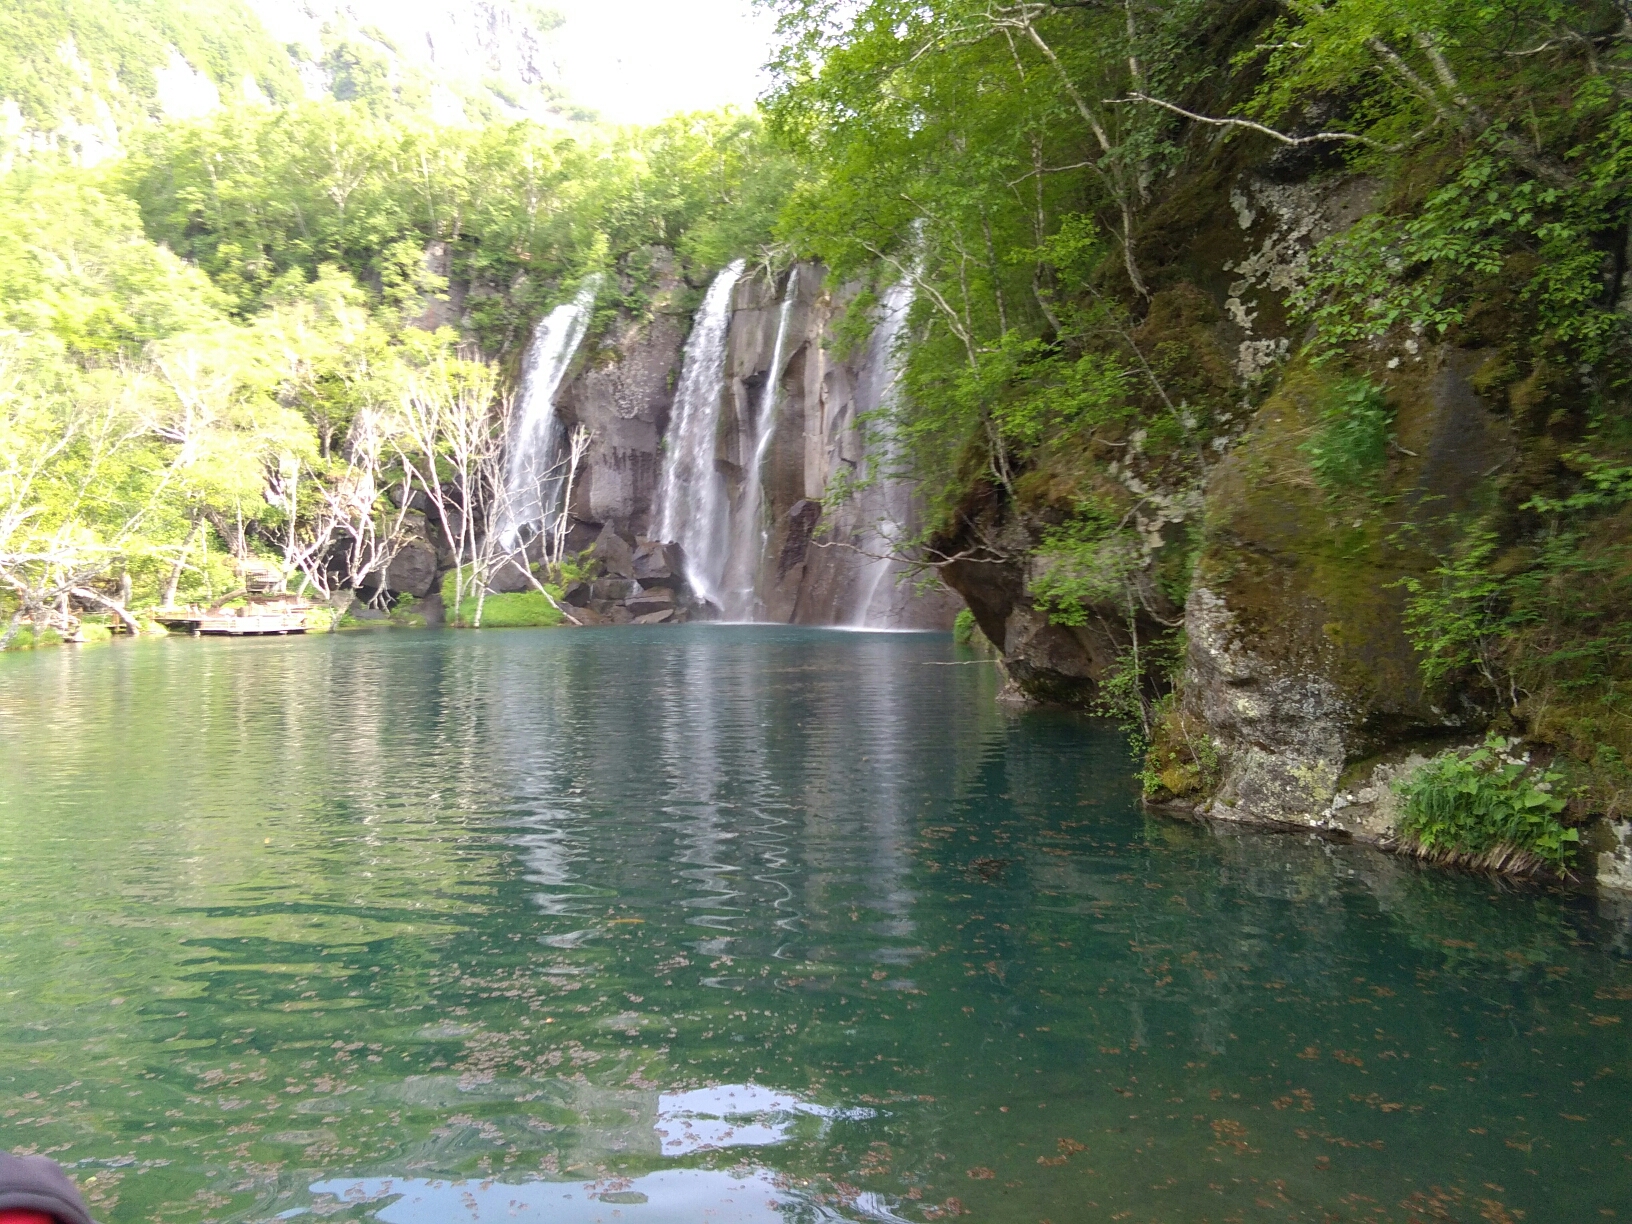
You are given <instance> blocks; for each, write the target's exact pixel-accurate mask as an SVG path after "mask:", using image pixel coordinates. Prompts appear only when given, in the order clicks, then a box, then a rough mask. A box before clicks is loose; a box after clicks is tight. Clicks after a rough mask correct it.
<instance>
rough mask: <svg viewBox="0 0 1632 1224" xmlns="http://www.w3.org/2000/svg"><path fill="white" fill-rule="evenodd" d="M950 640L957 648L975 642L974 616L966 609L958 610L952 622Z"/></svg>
mask: <svg viewBox="0 0 1632 1224" xmlns="http://www.w3.org/2000/svg"><path fill="white" fill-rule="evenodd" d="M952 640H953V641H954V642H956V643H957V644H958V645H959V646H967V645H969V644H970V643H971V642H973V641H974V640H975V614H974V613H973V612H971V611H969V609H968V608H959V609H958V615H957V616H956V617H955V618H954V619H953V621H952Z"/></svg>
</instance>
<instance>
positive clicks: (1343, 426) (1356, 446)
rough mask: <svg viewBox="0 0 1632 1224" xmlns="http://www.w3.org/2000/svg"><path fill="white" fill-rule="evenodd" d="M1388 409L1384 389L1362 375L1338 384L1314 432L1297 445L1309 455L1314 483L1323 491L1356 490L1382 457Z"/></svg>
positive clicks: (1385, 451)
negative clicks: (1335, 392) (1336, 390)
mask: <svg viewBox="0 0 1632 1224" xmlns="http://www.w3.org/2000/svg"><path fill="white" fill-rule="evenodd" d="M1393 424H1394V410H1393V409H1392V408H1390V407H1389V404H1388V396H1387V392H1386V391H1384V389H1383V388H1382V387H1379V386H1378V385H1377V384H1376V383H1374V382H1372V381H1371V380H1369V379H1366V378H1355V379H1350V380H1348V381H1346V382H1345V383H1343V384H1342V385H1341V387H1340V388H1339V390H1338V393H1337V395H1335V396H1334V397H1333V398H1332V399H1331V400H1330V401H1329V402H1328V403H1327V404H1326V406H1325V407H1323V408H1322V409H1321V412H1320V419H1319V421H1318V423H1317V424H1316V426H1315V432H1314V436H1312V437H1311V438H1310V439H1309V440H1308V441H1307V442H1305V443H1304V444H1303V445H1302V446H1301V447H1299V449H1300V450H1302V451H1303V453H1304V454H1305V455H1307V456H1308V457H1309V466H1310V467H1311V468H1312V469H1313V470H1314V474H1315V483H1317V484H1318V485H1320V487H1321V488H1322V489H1324V490H1325V491H1326V492H1327V493H1328V494H1336V493H1341V492H1344V491H1346V490H1353V489H1362V488H1365V487H1367V486H1369V485H1370V484H1371V482H1372V481H1373V479H1374V478H1375V476H1376V474H1377V472H1378V471H1379V470H1380V469H1381V468H1382V466H1383V464H1385V463H1386V462H1387V461H1388V443H1389V438H1390V435H1389V431H1390V429H1391V428H1392V427H1393Z"/></svg>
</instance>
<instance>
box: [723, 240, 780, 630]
mask: <svg viewBox="0 0 1632 1224" xmlns="http://www.w3.org/2000/svg"><path fill="white" fill-rule="evenodd" d="M798 293H799V267H798V265H797V264H796V265H794V268H793V271H792V272H790V273H788V284H787V287H786V288H785V289H784V290H783V292H782V308H781V310H779V311H778V312H777V319H776V342H775V343H774V344H773V345H772V346H771V368H770V370H769V371H768V372H767V373H766V376H765V389H764V391H763V392H762V393H761V394H760V397H759V411H758V412H757V413H756V414H755V416H754V420H753V423H752V426H753V432H752V434H751V436H750V439H749V440H750V441H752V443H753V446H752V457H751V458H750V459H749V461H748V464H747V466H746V470H745V471H744V472H743V488H742V495H741V499H740V504H739V505H738V507H737V513H736V514H735V515H734V516H732V524H731V531H730V540H731V553H730V556H729V558H728V559H727V562H726V569H725V578H726V582H725V589H724V591H722V592H721V594H722V595H723V602H722V605H721V607H722V609H723V611H724V613H725V619H726V620H734V621H746V620H757V619H758V618H759V611H760V609H759V591H758V586H759V576H760V575H759V571H760V564H761V562H762V561H763V559H764V556H765V549H766V545H767V543H768V541H769V539H770V534H771V525H770V522H769V520H768V519H767V517H766V504H765V461H766V459H768V458H769V457H770V453H771V443H772V441H774V440H775V438H776V422H777V414H778V411H779V410H780V409H781V406H782V362H783V359H784V358H785V356H786V354H787V346H788V321H789V320H790V319H791V318H792V317H793V306H794V302H795V301H796V300H797V297H798ZM745 449H747V448H745Z"/></svg>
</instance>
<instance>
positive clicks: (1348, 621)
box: [937, 155, 1626, 874]
mask: <svg viewBox="0 0 1632 1224" xmlns="http://www.w3.org/2000/svg"><path fill="white" fill-rule="evenodd" d="M1309 170H1310V168H1309V167H1306V166H1303V165H1300V164H1299V163H1297V162H1296V161H1294V160H1289V159H1280V160H1279V161H1278V160H1277V158H1276V157H1275V156H1270V157H1268V158H1258V159H1257V160H1253V159H1251V158H1247V157H1245V156H1242V155H1235V156H1234V157H1233V158H1232V157H1231V156H1227V155H1221V156H1220V159H1219V161H1218V163H1217V164H1215V165H1213V166H1211V167H1209V168H1208V169H1207V171H1206V173H1203V174H1200V175H1197V176H1196V178H1195V180H1194V181H1192V182H1190V183H1187V184H1179V185H1177V186H1176V187H1175V189H1174V190H1173V192H1172V194H1171V196H1170V197H1169V198H1168V199H1167V200H1166V201H1165V202H1163V203H1161V204H1159V205H1157V206H1156V207H1154V208H1153V210H1152V213H1151V215H1150V217H1149V221H1148V224H1147V228H1146V231H1145V234H1144V237H1143V238H1142V240H1141V243H1140V245H1139V257H1140V260H1141V263H1142V265H1143V267H1144V270H1145V272H1146V274H1147V276H1148V278H1149V280H1150V283H1151V287H1152V290H1153V297H1152V300H1151V301H1150V303H1149V306H1148V308H1147V310H1146V311H1145V314H1144V318H1143V321H1142V322H1141V323H1140V325H1139V327H1138V328H1137V330H1136V331H1135V332H1134V333H1133V339H1134V340H1135V341H1136V342H1137V343H1138V344H1139V345H1140V347H1141V348H1142V349H1143V350H1144V351H1145V352H1153V351H1157V350H1158V349H1159V348H1160V347H1161V346H1163V345H1167V344H1177V345H1179V346H1180V347H1181V348H1182V351H1183V353H1184V357H1185V364H1184V368H1183V369H1182V371H1180V372H1179V373H1178V374H1175V375H1174V377H1181V376H1182V377H1186V378H1188V379H1189V382H1188V391H1189V392H1191V393H1194V395H1195V398H1194V399H1192V400H1191V402H1192V403H1196V402H1200V401H1203V400H1207V401H1210V402H1211V403H1212V404H1213V405H1214V409H1213V411H1212V413H1211V416H1210V417H1209V418H1206V419H1209V420H1210V421H1211V424H1210V425H1209V426H1208V427H1207V429H1206V432H1205V433H1204V434H1200V435H1198V436H1197V437H1195V438H1194V439H1193V440H1192V443H1193V449H1194V452H1195V458H1194V460H1192V461H1186V462H1184V463H1173V462H1171V461H1170V462H1169V463H1168V464H1167V466H1166V467H1165V468H1161V469H1157V468H1155V467H1153V466H1152V465H1151V464H1149V463H1148V462H1146V459H1145V456H1144V454H1143V452H1142V447H1143V438H1142V437H1141V435H1140V434H1138V433H1134V434H1130V435H1127V436H1119V435H1115V434H1107V435H1105V436H1106V437H1107V441H1106V442H1105V446H1106V447H1107V448H1109V449H1106V450H1104V451H1103V452H1102V453H1096V454H1093V455H1089V456H1081V457H1080V461H1081V462H1082V464H1083V465H1084V467H1085V468H1087V467H1088V465H1091V471H1092V475H1091V476H1089V477H1087V478H1085V477H1083V476H1082V474H1081V470H1078V471H1075V472H1071V473H1069V476H1070V479H1071V480H1072V481H1074V482H1075V484H1074V485H1073V487H1074V488H1077V489H1081V488H1084V487H1087V488H1091V489H1092V490H1094V491H1095V493H1096V494H1097V495H1099V496H1101V497H1102V498H1103V499H1104V500H1105V501H1107V502H1109V503H1112V504H1114V505H1115V506H1116V507H1117V509H1118V511H1119V512H1125V514H1126V519H1125V521H1126V522H1127V523H1128V524H1130V525H1131V526H1132V527H1133V528H1134V532H1133V533H1132V534H1133V535H1134V536H1135V537H1136V538H1137V540H1138V541H1139V545H1138V553H1139V555H1138V557H1137V559H1136V560H1137V566H1136V574H1135V578H1134V586H1135V587H1136V589H1137V591H1138V593H1139V598H1138V600H1137V605H1136V607H1135V609H1134V614H1133V616H1132V617H1131V619H1130V617H1129V616H1128V615H1127V613H1126V610H1125V609H1118V608H1116V607H1114V606H1108V605H1107V606H1095V605H1091V604H1090V606H1088V607H1087V608H1086V613H1087V615H1086V616H1085V617H1084V618H1082V619H1083V622H1084V623H1082V624H1080V625H1068V624H1061V623H1058V621H1059V619H1060V618H1058V617H1055V616H1051V615H1050V612H1049V610H1048V608H1047V606H1046V604H1045V601H1043V600H1042V599H1040V598H1039V596H1038V582H1039V579H1040V577H1041V576H1042V574H1043V573H1044V571H1045V569H1046V567H1045V566H1044V565H1043V564H1042V558H1043V557H1044V556H1046V552H1047V550H1046V548H1041V549H1040V545H1041V544H1042V540H1041V539H1040V536H1041V534H1042V532H1043V531H1044V530H1045V529H1046V528H1047V526H1048V524H1049V522H1050V521H1051V520H1050V514H1051V513H1053V511H1052V510H1051V507H1050V505H1049V501H1048V493H1047V489H1046V488H1044V489H1043V491H1042V492H1041V493H1039V492H1038V488H1039V486H1046V484H1047V482H1048V481H1049V480H1052V479H1055V476H1054V474H1052V473H1049V472H1046V471H1045V472H1039V473H1028V474H1026V475H1025V476H1023V477H1021V478H1018V479H1016V480H1015V481H1014V482H1013V487H1012V488H1008V489H1005V488H1000V487H999V486H998V483H997V481H996V479H995V478H993V479H989V480H987V481H986V482H985V483H984V484H981V485H978V486H976V487H974V488H973V489H972V490H971V492H970V494H969V496H968V498H967V500H966V503H965V505H964V506H963V507H962V509H961V512H960V515H959V518H958V521H957V523H956V525H955V526H954V528H953V529H951V530H950V531H949V532H948V533H947V535H946V537H945V538H944V539H942V540H940V541H938V542H937V543H938V545H939V547H940V548H941V549H942V550H943V551H945V552H947V553H956V554H962V555H963V558H964V559H961V560H959V561H958V562H956V563H955V564H952V565H949V566H947V567H946V570H945V578H946V581H947V582H948V584H949V585H950V586H952V587H953V588H954V589H955V590H956V591H957V592H958V593H959V594H960V595H961V596H962V597H963V598H964V599H965V600H966V601H967V603H968V606H969V607H970V609H971V610H972V611H973V613H974V615H975V617H976V619H977V621H978V622H979V624H980V627H981V629H982V630H983V632H984V633H985V635H986V636H987V637H988V638H989V639H990V640H991V641H992V643H994V644H995V645H996V646H997V647H998V648H999V649H1000V650H1001V651H1002V653H1003V657H1004V665H1005V668H1006V670H1007V673H1008V677H1009V681H1010V684H1009V686H1008V688H1007V690H1006V692H1007V694H1008V695H1009V696H1010V697H1012V698H1014V699H1016V700H1021V701H1027V700H1029V701H1044V702H1063V703H1067V704H1073V705H1077V706H1088V707H1092V706H1093V705H1094V704H1095V702H1096V700H1097V699H1098V698H1099V695H1100V692H1101V687H1100V686H1101V682H1102V681H1103V680H1104V679H1105V677H1106V675H1107V673H1108V672H1109V671H1110V670H1111V669H1112V668H1113V667H1115V666H1117V661H1118V655H1119V653H1120V652H1125V651H1126V649H1127V647H1128V645H1129V643H1130V641H1131V640H1132V638H1133V633H1134V631H1135V630H1136V631H1137V634H1138V637H1139V639H1140V640H1142V641H1150V640H1155V639H1158V638H1160V637H1161V635H1163V633H1164V632H1167V633H1170V632H1171V629H1172V627H1173V626H1176V625H1182V629H1183V637H1182V641H1183V643H1184V648H1185V651H1184V655H1183V658H1182V663H1181V666H1180V667H1179V669H1178V678H1177V684H1178V698H1179V702H1178V705H1177V707H1176V709H1175V710H1174V711H1173V713H1172V715H1171V716H1170V717H1171V718H1172V720H1173V726H1174V727H1176V728H1178V732H1179V735H1180V736H1181V737H1186V738H1189V739H1191V740H1192V741H1199V742H1202V743H1203V744H1204V746H1205V747H1204V750H1203V751H1202V752H1201V753H1200V754H1199V755H1198V759H1197V760H1196V761H1195V762H1194V768H1193V771H1192V773H1191V774H1190V776H1189V777H1188V778H1184V779H1179V778H1175V782H1174V785H1173V786H1172V787H1171V788H1169V789H1170V794H1172V793H1176V794H1177V795H1178V797H1179V798H1180V800H1181V801H1182V802H1183V803H1184V804H1186V805H1188V806H1192V807H1195V808H1196V809H1197V810H1198V811H1201V812H1204V813H1205V814H1207V815H1209V816H1212V817H1217V818H1223V819H1230V820H1237V821H1247V822H1268V823H1276V824H1290V825H1302V826H1307V827H1311V828H1320V829H1326V830H1334V831H1340V832H1344V833H1348V834H1351V835H1354V836H1358V837H1362V838H1366V839H1371V840H1386V839H1387V838H1388V837H1389V835H1390V834H1391V832H1392V829H1393V824H1394V819H1395V817H1396V816H1397V814H1398V813H1397V812H1396V811H1395V810H1394V805H1395V799H1394V796H1393V794H1392V792H1391V791H1390V790H1389V784H1390V782H1391V781H1392V780H1394V779H1395V778H1397V777H1398V776H1399V775H1400V773H1401V771H1402V769H1403V768H1404V764H1405V763H1406V762H1408V761H1411V760H1415V761H1417V762H1418V763H1420V761H1421V759H1422V756H1421V755H1414V754H1426V755H1432V754H1433V753H1434V752H1435V751H1437V750H1439V749H1440V748H1443V747H1445V746H1448V745H1451V744H1456V743H1467V742H1469V741H1470V740H1471V739H1475V738H1477V736H1478V735H1479V734H1481V733H1482V729H1483V728H1484V727H1485V726H1487V725H1488V724H1489V723H1490V720H1491V717H1492V715H1493V714H1495V713H1499V711H1495V710H1493V709H1491V708H1482V707H1481V705H1480V701H1479V700H1478V699H1477V698H1476V697H1474V696H1470V695H1466V694H1464V695H1461V696H1456V697H1437V698H1436V697H1432V696H1431V695H1429V694H1426V693H1425V692H1424V689H1423V685H1422V680H1421V674H1420V667H1419V662H1420V660H1419V656H1418V654H1417V652H1416V650H1415V649H1414V648H1413V645H1412V643H1411V641H1410V640H1409V638H1408V636H1407V633H1406V626H1405V619H1406V618H1405V612H1406V600H1407V589H1406V585H1405V584H1406V583H1407V582H1408V581H1410V580H1419V581H1421V580H1424V579H1428V578H1429V577H1430V575H1431V574H1432V573H1433V571H1434V569H1435V567H1436V566H1437V565H1438V564H1440V563H1441V562H1440V558H1443V557H1444V556H1445V555H1446V554H1447V553H1448V551H1449V550H1450V548H1451V546H1452V544H1453V543H1454V542H1455V540H1456V539H1457V533H1458V532H1459V531H1460V530H1461V527H1462V525H1464V524H1465V523H1466V522H1468V521H1469V520H1470V519H1471V518H1472V517H1474V516H1475V515H1477V514H1479V513H1482V512H1485V511H1487V510H1489V509H1490V508H1491V507H1492V506H1493V505H1495V504H1497V502H1498V499H1499V498H1500V496H1501V487H1502V486H1501V482H1502V481H1503V479H1504V478H1505V474H1507V473H1510V472H1513V471H1515V470H1517V469H1519V468H1520V467H1522V465H1523V464H1524V463H1525V462H1526V460H1525V453H1526V452H1525V450H1524V446H1525V443H1524V441H1523V439H1522V438H1520V437H1518V436H1517V434H1516V426H1515V421H1516V420H1518V419H1519V413H1518V411H1517V410H1516V409H1514V408H1513V407H1512V406H1511V404H1510V401H1513V400H1514V394H1513V393H1510V394H1506V395H1504V394H1502V392H1501V383H1500V379H1499V378H1497V377H1496V376H1495V375H1494V374H1493V371H1495V370H1497V369H1498V367H1501V366H1502V365H1503V358H1502V355H1501V353H1500V352H1499V351H1498V346H1499V344H1500V343H1501V337H1500V335H1495V336H1494V337H1492V333H1491V331H1490V330H1489V329H1487V330H1486V331H1485V332H1484V333H1483V335H1482V336H1481V334H1480V333H1479V332H1478V331H1477V329H1473V328H1470V329H1468V331H1467V333H1466V334H1463V335H1459V336H1458V337H1457V338H1456V339H1457V341H1458V342H1457V343H1454V344H1453V343H1438V344H1430V343H1428V342H1427V340H1425V339H1423V338H1420V337H1409V336H1407V337H1403V338H1400V337H1396V338H1395V339H1394V340H1393V341H1391V347H1387V348H1383V347H1379V348H1378V349H1377V350H1376V351H1375V352H1374V353H1373V354H1371V359H1372V361H1371V372H1370V375H1369V377H1370V378H1371V379H1372V380H1373V382H1375V383H1376V384H1377V385H1379V386H1381V387H1382V388H1383V389H1384V390H1385V392H1386V399H1387V404H1388V409H1389V412H1390V414H1391V425H1390V429H1389V442H1388V453H1387V457H1386V461H1385V462H1383V464H1382V466H1381V467H1380V468H1379V469H1378V470H1377V471H1376V472H1375V473H1374V474H1373V475H1372V476H1371V477H1370V478H1369V483H1368V485H1367V486H1366V488H1365V490H1364V491H1363V492H1356V493H1354V494H1353V495H1348V494H1345V495H1341V496H1338V495H1334V494H1333V493H1332V491H1331V490H1330V489H1328V488H1323V487H1321V486H1319V485H1318V484H1317V483H1316V481H1315V480H1314V479H1313V477H1312V475H1311V467H1310V460H1309V455H1308V451H1307V447H1308V443H1309V440H1310V439H1311V437H1313V436H1314V435H1315V433H1316V431H1317V428H1318V427H1319V424H1320V421H1321V419H1322V418H1321V414H1322V411H1323V410H1324V409H1325V408H1326V407H1327V406H1329V405H1331V404H1332V403H1333V402H1334V401H1335V399H1336V398H1338V397H1340V396H1341V395H1342V394H1343V393H1344V387H1343V384H1342V383H1341V381H1340V376H1339V374H1338V373H1337V372H1336V367H1335V366H1333V367H1322V366H1319V365H1316V364H1313V363H1311V362H1310V361H1309V360H1308V358H1307V357H1306V356H1302V355H1299V354H1298V347H1299V343H1300V341H1301V339H1302V337H1301V336H1299V335H1295V334H1294V333H1293V332H1292V330H1291V325H1290V323H1289V321H1288V309H1287V298H1288V295H1289V293H1291V292H1292V291H1293V290H1295V289H1296V288H1297V287H1298V286H1299V285H1300V284H1302V283H1303V281H1304V279H1305V277H1306V276H1307V275H1308V266H1307V265H1308V259H1309V253H1310V251H1311V249H1312V248H1313V246H1314V245H1315V244H1316V243H1318V242H1319V241H1320V240H1322V239H1323V238H1324V237H1326V236H1327V235H1329V234H1332V233H1334V232H1337V231H1339V230H1341V229H1344V228H1346V227H1347V226H1349V225H1350V224H1352V223H1353V221H1354V220H1355V219H1356V218H1357V217H1359V216H1360V215H1361V214H1362V213H1364V212H1365V211H1366V210H1367V209H1368V208H1370V207H1371V206H1372V204H1373V202H1374V200H1375V197H1376V193H1377V186H1376V184H1375V183H1373V182H1371V181H1369V180H1367V179H1365V178H1363V177H1358V176H1349V177H1344V176H1342V175H1338V174H1333V173H1330V171H1329V170H1328V171H1327V172H1325V173H1323V174H1320V175H1318V176H1315V175H1311V174H1310V173H1309ZM1226 200H1227V201H1228V203H1229V207H1228V208H1222V207H1219V204H1220V203H1222V202H1223V201H1226ZM1350 377H1351V378H1352V373H1351V374H1350ZM1514 402H1516V401H1514ZM1199 415H1200V414H1198V417H1199ZM1028 481H1029V482H1030V484H1029V485H1028V483H1027V482H1028ZM1053 521H1057V519H1056V520H1053ZM1164 569H1165V570H1166V572H1167V573H1168V574H1170V575H1171V574H1179V575H1182V577H1183V581H1182V582H1180V583H1178V584H1176V585H1177V588H1178V589H1181V590H1182V591H1183V594H1182V595H1181V596H1179V598H1180V600H1182V602H1181V603H1178V604H1175V603H1174V602H1170V601H1169V600H1167V599H1166V597H1165V592H1166V591H1168V590H1172V589H1174V588H1175V584H1173V583H1166V582H1164V581H1163V573H1164ZM1487 704H1488V703H1487ZM1160 738H1161V734H1160V732H1158V741H1160ZM1158 746H1160V743H1159V745H1158ZM1199 757H1205V758H1206V759H1205V761H1202V760H1200V759H1199ZM1601 849H1602V854H1603V862H1604V864H1606V867H1605V870H1606V871H1610V872H1611V873H1612V874H1613V873H1615V872H1624V862H1625V860H1626V851H1625V845H1624V842H1620V841H1616V842H1613V844H1612V843H1611V841H1610V840H1605V841H1604V845H1603V846H1602V847H1601Z"/></svg>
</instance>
